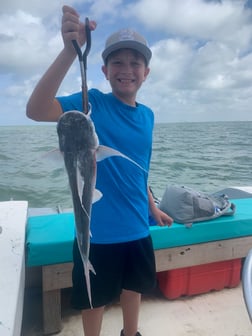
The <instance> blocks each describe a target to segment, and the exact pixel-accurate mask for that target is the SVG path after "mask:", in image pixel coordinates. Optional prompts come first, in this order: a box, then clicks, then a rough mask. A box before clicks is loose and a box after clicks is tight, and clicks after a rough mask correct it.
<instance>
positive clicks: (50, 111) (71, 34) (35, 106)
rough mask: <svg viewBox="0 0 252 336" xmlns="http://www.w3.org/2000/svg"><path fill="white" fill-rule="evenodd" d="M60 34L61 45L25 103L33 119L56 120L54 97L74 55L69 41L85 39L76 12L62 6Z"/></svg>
mask: <svg viewBox="0 0 252 336" xmlns="http://www.w3.org/2000/svg"><path fill="white" fill-rule="evenodd" d="M95 27H96V23H95V22H94V21H90V29H91V30H94V29H95ZM61 33H62V38H63V42H64V48H63V50H62V51H61V52H60V54H59V55H58V57H57V58H56V59H55V61H54V62H53V63H52V65H51V66H50V67H49V69H48V70H47V71H46V73H45V74H44V75H43V76H42V78H41V79H40V81H39V82H38V84H37V86H36V87H35V89H34V91H33V93H32V94H31V96H30V99H29V100H28V103H27V106H26V115H27V117H29V118H31V119H33V120H37V121H57V120H58V119H59V117H60V115H61V114H62V109H61V106H60V104H59V103H58V101H57V100H56V99H55V96H56V94H57V91H58V89H59V87H60V85H61V83H62V81H63V79H64V77H65V75H66V73H67V71H68V70H69V68H70V67H71V65H72V63H73V61H74V59H75V57H76V51H75V49H74V47H73V45H72V40H76V41H77V42H78V43H79V45H80V46H82V45H83V44H84V43H85V40H86V36H85V25H84V24H83V23H82V22H80V21H79V15H78V13H77V12H76V11H75V10H74V9H73V8H71V7H69V6H63V16H62V27H61Z"/></svg>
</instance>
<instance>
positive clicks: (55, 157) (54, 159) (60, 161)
mask: <svg viewBox="0 0 252 336" xmlns="http://www.w3.org/2000/svg"><path fill="white" fill-rule="evenodd" d="M42 159H43V160H46V161H47V162H50V163H51V164H52V165H53V167H55V168H64V154H63V153H62V152H61V151H60V150H59V148H55V149H53V150H51V151H49V152H46V153H44V154H42Z"/></svg>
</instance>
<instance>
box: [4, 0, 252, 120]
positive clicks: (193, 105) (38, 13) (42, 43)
mask: <svg viewBox="0 0 252 336" xmlns="http://www.w3.org/2000/svg"><path fill="white" fill-rule="evenodd" d="M63 4H64V1H61V0H55V1H50V2H49V0H44V1H40V0H34V1H31V0H30V1H29V0H19V1H18V0H17V1H13V0H10V1H6V0H4V1H3V3H1V14H0V32H1V33H0V43H1V54H0V88H1V90H2V93H3V96H1V98H0V103H1V105H2V106H5V110H6V111H8V113H4V115H3V112H0V124H1V123H3V122H8V118H7V116H8V115H11V116H12V119H11V122H15V118H16V120H17V121H18V122H19V121H20V120H21V119H22V118H23V121H24V120H25V122H26V119H25V117H24V114H25V112H24V111H25V104H26V101H27V99H28V97H29V94H30V93H31V91H32V89H33V87H34V86H35V84H36V82H37V81H38V79H39V78H40V77H41V75H42V74H43V73H44V71H45V70H46V69H47V67H48V66H49V65H50V64H51V63H52V61H53V60H54V58H55V57H56V55H57V54H58V53H59V51H60V50H61V48H62V46H63V43H62V39H61V33H60V26H61V16H62V14H61V7H62V5H63ZM68 4H69V5H73V6H74V7H75V8H76V9H77V10H78V11H79V13H80V15H81V19H83V18H85V16H89V17H91V18H94V19H96V20H97V22H98V27H97V30H96V31H95V32H94V33H92V48H91V53H90V56H89V59H88V79H89V87H92V86H93V85H94V86H95V87H98V88H100V89H102V90H105V91H108V89H109V86H108V83H107V81H106V80H105V79H104V77H103V75H102V73H101V70H100V66H101V57H100V54H101V51H102V48H103V46H104V42H105V38H106V37H107V36H108V35H109V34H110V33H112V32H113V31H114V30H118V29H119V28H122V27H125V26H128V27H132V28H135V29H137V30H139V32H141V33H142V34H143V35H144V36H146V38H147V40H148V41H149V44H150V47H151V49H152V52H153V58H152V61H151V73H150V75H149V78H148V80H147V81H146V82H145V83H144V84H143V86H142V88H141V90H140V92H139V96H138V100H139V101H142V102H144V103H146V104H147V105H150V106H151V107H152V108H153V109H154V111H155V114H156V121H205V120H206V121H207V120H239V119H240V120H252V114H251V112H250V106H251V104H252V102H251V100H252V98H251V97H252V47H251V46H252V12H251V8H250V7H251V6H250V5H249V2H246V1H242V0H223V1H214V0H210V1H206V0H205V1H204V0H183V1H174V0H157V1H153V0H139V1H133V0H127V1H125V0H108V1H106V2H104V1H102V0H96V1H94V0H86V1H83V0H76V1H75V0H72V1H71V0H70V1H68ZM79 73H80V72H79V65H78V62H75V63H74V65H73V66H72V67H71V69H70V70H69V72H68V74H67V76H66V78H65V80H64V82H63V83H62V85H61V88H60V90H59V94H68V93H71V92H73V91H75V90H79V88H80V75H79ZM20 111H22V112H20Z"/></svg>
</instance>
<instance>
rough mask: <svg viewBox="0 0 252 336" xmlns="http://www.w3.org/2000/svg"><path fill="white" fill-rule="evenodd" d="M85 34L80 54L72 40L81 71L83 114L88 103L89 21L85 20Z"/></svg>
mask: <svg viewBox="0 0 252 336" xmlns="http://www.w3.org/2000/svg"><path fill="white" fill-rule="evenodd" d="M85 32H86V48H85V50H84V52H83V54H82V51H81V48H80V46H79V44H78V42H77V41H76V40H73V41H72V43H73V46H74V49H75V51H76V53H77V55H78V58H79V63H80V71H81V88H82V106H83V112H84V113H85V114H88V111H89V102H88V88H87V73H86V72H87V56H88V54H89V51H90V49H91V30H90V28H89V19H88V18H86V20H85Z"/></svg>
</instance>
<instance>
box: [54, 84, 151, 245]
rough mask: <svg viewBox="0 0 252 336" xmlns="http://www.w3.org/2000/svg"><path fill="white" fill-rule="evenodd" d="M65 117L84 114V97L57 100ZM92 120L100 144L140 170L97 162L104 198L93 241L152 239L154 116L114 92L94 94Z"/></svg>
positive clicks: (116, 161)
mask: <svg viewBox="0 0 252 336" xmlns="http://www.w3.org/2000/svg"><path fill="white" fill-rule="evenodd" d="M57 99H58V101H59V102H60V104H61V106H62V109H63V111H64V112H66V111H69V110H79V111H82V96H81V93H76V94H73V95H71V96H67V97H58V98H57ZM89 102H90V103H91V106H92V113H91V119H92V121H93V122H94V125H95V130H96V133H97V135H98V138H99V143H100V145H104V146H108V147H111V148H113V149H116V150H118V151H120V152H121V153H122V154H124V155H127V156H128V157H129V158H131V159H132V160H134V161H135V162H137V163H138V164H139V165H140V166H141V167H143V168H144V170H142V169H141V168H139V167H137V166H136V165H135V164H133V163H132V162H130V161H129V160H126V159H124V158H122V157H119V156H118V157H117V156H113V157H110V158H108V159H105V160H103V161H100V162H97V181H96V189H98V190H99V191H100V192H101V193H102V195H103V196H102V198H101V199H100V200H99V201H98V202H95V203H94V204H93V206H92V213H91V224H90V228H91V234H92V237H91V242H92V243H98V244H107V243H119V242H127V241H132V240H137V239H141V238H144V237H146V236H148V235H149V222H148V216H149V203H148V194H147V181H148V173H147V171H149V165H150V158H151V150H152V132H153V124H154V115H153V112H152V110H151V109H149V108H148V107H146V106H145V105H142V104H137V106H136V107H132V106H129V105H126V104H124V103H122V102H121V101H120V100H118V99H117V98H116V97H115V96H114V95H113V94H112V93H109V94H104V93H102V92H100V91H98V90H96V89H91V90H89Z"/></svg>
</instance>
